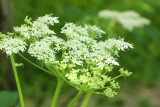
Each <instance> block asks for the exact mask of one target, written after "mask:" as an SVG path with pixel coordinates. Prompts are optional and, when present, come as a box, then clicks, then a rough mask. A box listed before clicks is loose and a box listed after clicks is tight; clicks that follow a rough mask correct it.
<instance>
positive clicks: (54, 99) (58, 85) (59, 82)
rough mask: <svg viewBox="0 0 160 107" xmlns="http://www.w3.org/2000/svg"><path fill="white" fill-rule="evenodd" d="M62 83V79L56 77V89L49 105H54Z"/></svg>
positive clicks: (52, 106)
mask: <svg viewBox="0 0 160 107" xmlns="http://www.w3.org/2000/svg"><path fill="white" fill-rule="evenodd" d="M62 85H63V80H62V79H60V78H58V84H57V87H56V91H55V93H54V97H53V101H52V105H51V107H56V103H57V100H58V97H59V93H60V91H61V88H62Z"/></svg>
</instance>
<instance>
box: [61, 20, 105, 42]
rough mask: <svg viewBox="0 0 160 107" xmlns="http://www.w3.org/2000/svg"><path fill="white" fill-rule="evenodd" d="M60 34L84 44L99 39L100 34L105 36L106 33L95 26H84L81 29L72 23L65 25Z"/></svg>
mask: <svg viewBox="0 0 160 107" xmlns="http://www.w3.org/2000/svg"><path fill="white" fill-rule="evenodd" d="M61 33H63V34H65V35H66V36H67V37H68V38H70V39H78V40H80V41H86V42H87V41H88V40H90V39H91V38H100V37H101V36H102V34H106V32H104V31H103V30H101V29H100V28H98V27H97V26H90V25H85V26H84V27H82V26H76V25H75V24H73V23H66V24H65V25H64V27H63V28H62V31H61Z"/></svg>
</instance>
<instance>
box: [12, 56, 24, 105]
mask: <svg viewBox="0 0 160 107" xmlns="http://www.w3.org/2000/svg"><path fill="white" fill-rule="evenodd" d="M10 59H11V63H12V67H13V72H14V76H15V79H16V84H17V88H18V93H19V98H20V102H21V107H25V106H24V101H23V95H22V91H21V86H20V82H19V78H18V74H17V70H16V65H15V61H14V57H13V54H12V55H11V56H10Z"/></svg>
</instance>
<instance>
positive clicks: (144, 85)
mask: <svg viewBox="0 0 160 107" xmlns="http://www.w3.org/2000/svg"><path fill="white" fill-rule="evenodd" d="M104 9H109V10H117V11H127V10H134V11H136V12H137V13H139V14H140V15H141V16H143V17H146V18H148V19H149V20H150V21H151V24H150V25H146V26H144V27H143V28H135V29H134V30H133V31H132V32H129V31H127V30H125V29H123V28H122V26H120V25H118V26H115V27H114V28H113V31H112V32H111V31H109V30H108V23H109V22H107V20H104V19H101V18H99V17H98V12H99V11H100V10H104ZM159 12H160V0H1V1H0V31H2V32H4V33H5V32H7V31H10V32H11V31H12V28H13V26H20V25H21V24H23V22H24V18H25V16H27V15H28V16H29V17H32V18H33V20H34V19H36V18H37V17H38V16H43V15H45V14H50V13H53V16H58V17H59V20H60V23H59V24H56V25H55V26H54V28H53V29H55V31H56V32H57V33H58V32H60V28H62V26H63V25H64V24H65V22H74V23H77V24H79V25H84V24H89V25H97V26H99V27H101V28H102V29H103V30H105V31H106V32H107V37H110V38H111V37H114V38H119V37H121V38H124V39H125V41H129V42H130V43H132V44H133V45H134V49H133V50H129V51H126V52H122V53H120V57H119V58H118V59H119V62H120V66H121V67H124V68H126V69H128V70H129V71H131V72H133V75H131V77H130V78H129V79H127V78H126V79H121V80H122V81H121V89H120V90H119V94H118V96H116V97H115V98H112V99H108V98H107V97H105V96H101V95H93V97H92V99H91V100H90V102H89V106H88V107H160V102H159V101H160V71H159V70H160V13H159ZM25 56H26V57H28V58H30V59H31V60H32V61H34V62H36V63H37V64H38V65H40V66H43V64H42V62H41V61H38V60H36V59H34V58H31V57H29V56H28V55H27V54H26V55H25ZM16 62H22V63H24V67H20V68H18V71H19V72H18V73H19V77H20V82H21V86H22V92H23V94H24V102H25V104H26V107H50V104H51V101H52V97H53V95H54V90H55V87H56V79H55V78H54V77H52V76H50V75H48V74H46V73H44V72H43V71H40V70H38V69H36V68H34V67H33V66H32V65H30V64H28V63H27V62H25V61H24V60H23V59H21V58H20V57H19V56H16ZM16 91H17V88H16V84H15V80H14V75H13V72H12V68H11V65H10V61H9V58H7V57H6V55H5V53H2V52H0V107H10V104H9V103H8V102H10V103H11V105H16V103H18V95H17V93H16ZM76 93H77V91H76V90H75V89H73V88H71V87H70V86H68V85H67V84H65V85H64V86H63V88H62V91H61V95H60V98H59V101H58V105H57V107H67V104H68V102H69V101H70V100H71V99H72V98H73V97H74V96H75V94H76ZM4 96H5V97H4ZM6 100H7V103H6V104H4V101H6ZM81 100H82V97H81V98H80V99H79V100H78V102H77V103H76V104H75V107H79V106H78V105H79V103H81ZM2 102H3V103H2Z"/></svg>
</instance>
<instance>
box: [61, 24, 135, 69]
mask: <svg viewBox="0 0 160 107" xmlns="http://www.w3.org/2000/svg"><path fill="white" fill-rule="evenodd" d="M61 32H62V33H64V34H66V36H68V37H69V39H70V40H68V41H67V42H66V44H65V47H66V49H67V53H66V52H65V53H64V55H63V57H64V59H63V62H65V63H66V62H69V61H71V62H73V63H75V64H77V65H83V63H84V60H87V61H91V62H96V63H97V65H98V66H99V67H100V68H101V69H103V67H104V64H113V65H119V64H118V62H116V58H114V55H118V51H120V50H123V51H124V49H127V48H133V46H132V45H131V44H129V43H127V42H124V40H123V39H119V40H115V39H108V40H106V41H100V42H97V41H96V40H95V39H94V38H92V37H93V36H92V35H96V37H101V36H102V34H105V32H104V31H102V30H101V29H99V28H97V27H95V26H93V27H92V26H87V25H85V27H82V26H76V25H74V24H73V23H67V24H66V25H65V26H64V27H63V28H62V31H61ZM88 32H89V33H88ZM97 32H98V33H97Z"/></svg>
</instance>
